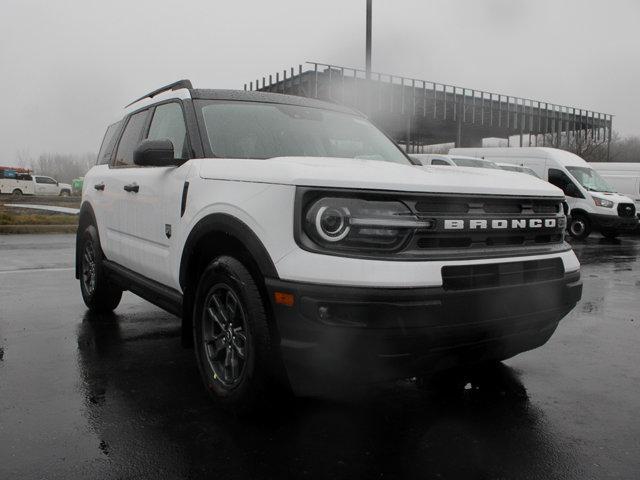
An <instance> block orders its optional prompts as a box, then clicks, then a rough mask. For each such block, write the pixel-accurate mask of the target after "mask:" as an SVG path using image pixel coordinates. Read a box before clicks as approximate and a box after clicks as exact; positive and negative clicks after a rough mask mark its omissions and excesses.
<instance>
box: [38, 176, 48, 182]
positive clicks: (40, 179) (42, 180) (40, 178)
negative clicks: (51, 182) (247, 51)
mask: <svg viewBox="0 0 640 480" xmlns="http://www.w3.org/2000/svg"><path fill="white" fill-rule="evenodd" d="M36 183H47V178H46V177H36Z"/></svg>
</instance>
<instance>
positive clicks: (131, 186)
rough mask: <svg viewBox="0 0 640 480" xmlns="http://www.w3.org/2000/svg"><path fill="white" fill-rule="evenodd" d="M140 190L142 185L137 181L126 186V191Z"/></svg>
mask: <svg viewBox="0 0 640 480" xmlns="http://www.w3.org/2000/svg"><path fill="white" fill-rule="evenodd" d="M138 190H140V187H139V186H138V184H137V183H130V184H129V185H125V186H124V191H125V192H133V193H138Z"/></svg>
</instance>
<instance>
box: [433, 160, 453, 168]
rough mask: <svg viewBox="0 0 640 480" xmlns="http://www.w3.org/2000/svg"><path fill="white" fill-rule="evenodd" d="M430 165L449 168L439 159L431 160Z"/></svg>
mask: <svg viewBox="0 0 640 480" xmlns="http://www.w3.org/2000/svg"><path fill="white" fill-rule="evenodd" d="M431 165H446V166H448V167H449V166H450V165H449V164H448V163H447V162H445V161H444V160H440V159H439V158H434V159H433V160H431Z"/></svg>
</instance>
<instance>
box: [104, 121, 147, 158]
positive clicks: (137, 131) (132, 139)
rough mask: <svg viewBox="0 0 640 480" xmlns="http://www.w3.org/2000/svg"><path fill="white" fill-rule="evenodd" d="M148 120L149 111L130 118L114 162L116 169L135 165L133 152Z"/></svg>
mask: <svg viewBox="0 0 640 480" xmlns="http://www.w3.org/2000/svg"><path fill="white" fill-rule="evenodd" d="M146 118H147V110H144V111H142V112H138V113H136V114H135V115H132V116H131V117H130V118H129V121H128V122H127V126H126V127H125V129H124V132H122V137H120V143H119V144H118V151H117V152H116V156H115V159H114V160H113V162H112V165H113V166H114V167H121V166H124V165H133V151H134V150H135V149H136V147H137V146H138V144H139V143H140V137H141V136H142V128H143V127H144V122H145V120H146Z"/></svg>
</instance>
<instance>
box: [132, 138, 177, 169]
mask: <svg viewBox="0 0 640 480" xmlns="http://www.w3.org/2000/svg"><path fill="white" fill-rule="evenodd" d="M133 163H134V164H136V165H140V166H143V167H168V166H170V165H176V164H177V163H178V161H177V160H176V159H175V158H173V143H171V140H166V139H165V140H144V141H142V142H140V145H138V146H137V147H136V149H135V150H134V151H133Z"/></svg>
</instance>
